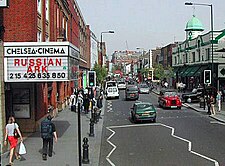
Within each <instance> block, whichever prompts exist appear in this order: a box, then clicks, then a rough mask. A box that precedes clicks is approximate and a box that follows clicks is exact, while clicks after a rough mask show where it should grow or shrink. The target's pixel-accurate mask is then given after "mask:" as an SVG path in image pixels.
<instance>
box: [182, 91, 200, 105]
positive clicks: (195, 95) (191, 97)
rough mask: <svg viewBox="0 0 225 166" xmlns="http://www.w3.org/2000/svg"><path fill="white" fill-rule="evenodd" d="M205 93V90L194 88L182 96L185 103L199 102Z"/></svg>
mask: <svg viewBox="0 0 225 166" xmlns="http://www.w3.org/2000/svg"><path fill="white" fill-rule="evenodd" d="M203 93H204V89H203V88H194V89H193V90H192V91H191V92H189V93H184V94H182V100H183V102H199V101H200V98H201V97H202V96H203Z"/></svg>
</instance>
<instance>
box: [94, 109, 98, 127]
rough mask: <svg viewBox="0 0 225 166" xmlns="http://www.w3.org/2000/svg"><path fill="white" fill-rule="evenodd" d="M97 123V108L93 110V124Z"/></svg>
mask: <svg viewBox="0 0 225 166" xmlns="http://www.w3.org/2000/svg"><path fill="white" fill-rule="evenodd" d="M97 122H98V114H97V108H94V123H95V124H97Z"/></svg>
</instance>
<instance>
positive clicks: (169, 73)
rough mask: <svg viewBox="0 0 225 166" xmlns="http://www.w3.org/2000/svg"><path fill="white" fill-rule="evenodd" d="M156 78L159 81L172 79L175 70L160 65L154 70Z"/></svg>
mask: <svg viewBox="0 0 225 166" xmlns="http://www.w3.org/2000/svg"><path fill="white" fill-rule="evenodd" d="M154 76H155V77H156V78H158V79H159V80H163V79H165V78H171V77H173V76H174V73H173V68H172V67H171V66H168V67H165V68H164V67H163V65H162V64H158V65H157V66H156V67H155V69H154Z"/></svg>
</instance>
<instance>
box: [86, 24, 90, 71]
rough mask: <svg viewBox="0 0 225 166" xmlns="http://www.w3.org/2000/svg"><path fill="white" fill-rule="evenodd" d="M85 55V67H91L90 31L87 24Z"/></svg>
mask: <svg viewBox="0 0 225 166" xmlns="http://www.w3.org/2000/svg"><path fill="white" fill-rule="evenodd" d="M86 35H87V40H86V56H87V68H88V69H89V70H90V68H91V31H90V27H89V25H87V26H86Z"/></svg>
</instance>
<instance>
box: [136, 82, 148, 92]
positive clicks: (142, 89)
mask: <svg viewBox="0 0 225 166" xmlns="http://www.w3.org/2000/svg"><path fill="white" fill-rule="evenodd" d="M138 91H139V93H149V87H148V85H147V84H139V85H138Z"/></svg>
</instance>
